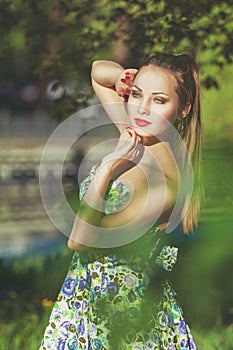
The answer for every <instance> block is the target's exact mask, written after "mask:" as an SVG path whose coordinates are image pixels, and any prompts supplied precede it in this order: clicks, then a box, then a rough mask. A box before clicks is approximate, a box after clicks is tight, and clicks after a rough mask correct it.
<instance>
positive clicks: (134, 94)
mask: <svg viewBox="0 0 233 350" xmlns="http://www.w3.org/2000/svg"><path fill="white" fill-rule="evenodd" d="M131 95H132V96H133V97H135V98H139V97H140V93H139V92H136V91H132V92H131Z"/></svg>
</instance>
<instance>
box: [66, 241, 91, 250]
mask: <svg viewBox="0 0 233 350" xmlns="http://www.w3.org/2000/svg"><path fill="white" fill-rule="evenodd" d="M67 246H68V248H69V249H71V250H79V251H81V250H87V249H88V247H87V246H85V245H83V244H80V243H78V242H75V241H73V240H72V239H68V242H67Z"/></svg>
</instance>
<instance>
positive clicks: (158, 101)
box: [154, 97, 164, 104]
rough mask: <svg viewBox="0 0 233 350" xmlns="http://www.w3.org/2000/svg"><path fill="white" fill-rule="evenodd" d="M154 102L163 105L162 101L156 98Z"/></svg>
mask: <svg viewBox="0 0 233 350" xmlns="http://www.w3.org/2000/svg"><path fill="white" fill-rule="evenodd" d="M154 102H155V103H159V104H163V103H164V100H163V99H162V98H159V97H156V98H155V99H154Z"/></svg>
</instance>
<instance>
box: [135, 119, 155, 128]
mask: <svg viewBox="0 0 233 350" xmlns="http://www.w3.org/2000/svg"><path fill="white" fill-rule="evenodd" d="M134 120H135V123H136V124H137V125H138V126H141V127H143V126H148V125H150V124H151V122H148V121H147V120H145V119H140V118H134Z"/></svg>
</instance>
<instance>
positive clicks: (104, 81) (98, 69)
mask: <svg viewBox="0 0 233 350" xmlns="http://www.w3.org/2000/svg"><path fill="white" fill-rule="evenodd" d="M123 70H124V68H123V67H122V66H121V65H120V64H118V63H116V62H113V61H95V62H93V64H92V70H91V77H92V79H93V80H94V81H95V82H97V83H98V84H100V85H102V86H105V87H113V86H115V84H116V82H117V79H118V78H119V76H120V74H121V73H122V72H123Z"/></svg>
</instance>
